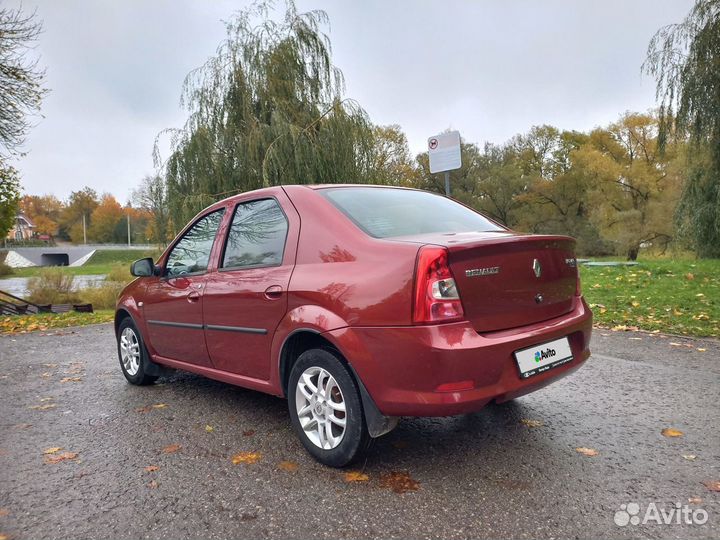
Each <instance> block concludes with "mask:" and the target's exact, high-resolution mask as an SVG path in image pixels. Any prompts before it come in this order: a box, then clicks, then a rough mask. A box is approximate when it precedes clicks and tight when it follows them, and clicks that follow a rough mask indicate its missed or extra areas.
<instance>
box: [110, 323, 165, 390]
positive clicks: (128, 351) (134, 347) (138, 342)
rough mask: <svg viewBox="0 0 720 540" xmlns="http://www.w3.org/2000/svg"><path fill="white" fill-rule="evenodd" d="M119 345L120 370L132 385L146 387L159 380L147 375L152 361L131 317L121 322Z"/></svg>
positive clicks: (118, 335)
mask: <svg viewBox="0 0 720 540" xmlns="http://www.w3.org/2000/svg"><path fill="white" fill-rule="evenodd" d="M117 345H118V358H119V360H120V369H121V370H122V372H123V375H125V378H126V379H127V381H128V382H129V383H130V384H135V385H138V386H144V385H148V384H152V383H154V382H155V381H156V380H157V379H158V377H157V376H155V375H148V374H147V373H146V367H147V365H148V362H149V361H150V359H149V358H148V352H147V349H146V348H145V343H143V340H142V335H141V334H140V331H139V330H138V329H137V326H135V322H134V321H133V320H132V319H131V318H130V317H126V318H125V319H123V320H122V321H121V322H120V326H119V328H118V332H117Z"/></svg>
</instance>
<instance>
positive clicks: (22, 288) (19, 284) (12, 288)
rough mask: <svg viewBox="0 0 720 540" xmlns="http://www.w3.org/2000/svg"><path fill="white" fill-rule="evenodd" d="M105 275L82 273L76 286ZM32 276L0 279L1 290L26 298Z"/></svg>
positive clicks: (79, 286) (80, 286)
mask: <svg viewBox="0 0 720 540" xmlns="http://www.w3.org/2000/svg"><path fill="white" fill-rule="evenodd" d="M103 279H105V276H100V275H80V276H75V281H74V283H75V287H77V288H78V289H82V288H84V287H89V286H91V285H95V284H96V283H100V282H101V281H102V280H103ZM29 280H30V278H27V277H9V278H3V279H0V291H5V292H8V293H10V294H14V295H15V296H20V297H21V298H24V297H25V296H27V294H28V289H27V285H28V281H29Z"/></svg>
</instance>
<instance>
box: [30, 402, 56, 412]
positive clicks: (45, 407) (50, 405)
mask: <svg viewBox="0 0 720 540" xmlns="http://www.w3.org/2000/svg"><path fill="white" fill-rule="evenodd" d="M55 407H57V405H55V404H54V403H46V404H45V405H33V406H32V407H29V408H30V409H33V410H36V411H47V410H48V409H54V408H55Z"/></svg>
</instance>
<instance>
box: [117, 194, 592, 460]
mask: <svg viewBox="0 0 720 540" xmlns="http://www.w3.org/2000/svg"><path fill="white" fill-rule="evenodd" d="M132 273H133V275H134V276H137V279H136V280H134V281H133V282H132V283H130V284H129V285H128V286H127V287H126V288H125V290H124V291H123V292H122V294H121V295H120V297H119V299H118V304H117V312H116V316H115V328H116V335H117V340H118V353H119V356H120V365H121V368H122V371H123V373H124V375H125V377H126V378H127V380H128V381H129V382H131V383H133V384H139V385H143V384H149V383H152V382H153V381H155V380H156V379H157V377H158V376H160V375H162V374H163V373H164V372H165V370H167V368H177V369H182V370H187V371H191V372H194V373H198V374H201V375H204V376H207V377H210V378H213V379H217V380H220V381H224V382H227V383H231V384H235V385H239V386H243V387H246V388H251V389H253V390H259V391H261V392H267V393H270V394H274V395H277V396H282V397H285V398H287V400H288V407H289V411H290V418H291V420H292V424H293V426H294V429H295V431H296V432H297V434H298V436H299V438H300V440H301V441H302V443H303V445H304V446H305V448H307V450H308V451H309V452H310V453H311V454H312V455H313V456H314V457H315V458H316V459H317V460H319V461H320V462H322V463H325V464H327V465H331V466H337V467H340V466H344V465H346V464H348V463H350V462H351V461H353V460H354V459H355V458H356V457H358V456H359V455H360V454H361V452H362V451H363V450H364V449H365V448H366V446H367V445H368V443H369V440H370V438H372V437H379V436H380V435H383V434H385V433H387V432H389V431H390V430H392V429H393V428H394V427H395V425H396V424H397V421H398V418H399V417H401V416H446V415H456V414H462V413H468V412H472V411H477V410H479V409H481V408H482V407H483V406H485V405H486V404H487V403H489V402H491V401H496V402H503V401H507V400H510V399H513V398H515V397H518V396H521V395H523V394H527V393H528V392H532V391H534V390H537V389H539V388H541V387H543V386H545V385H547V384H548V383H550V382H553V381H556V380H558V379H559V378H561V377H563V376H564V375H567V374H568V373H570V372H572V371H573V370H575V369H577V368H578V367H579V366H580V365H581V364H582V363H583V362H584V361H585V360H586V359H587V358H588V357H589V355H590V350H589V343H590V333H591V327H592V314H591V312H590V310H589V308H588V306H587V304H586V303H585V301H584V300H583V297H582V295H581V292H580V283H579V280H578V271H577V266H576V260H575V253H574V240H573V239H571V238H568V237H564V236H547V235H543V236H539V235H529V234H520V233H517V232H513V231H511V230H509V229H507V228H505V227H503V226H501V225H499V224H497V223H495V222H494V221H492V220H490V219H488V218H487V217H485V216H483V215H482V214H479V213H477V212H475V211H474V210H472V209H470V208H468V207H466V206H463V205H462V204H459V203H457V202H455V201H453V200H451V199H448V198H445V197H442V196H439V195H435V194H432V193H428V192H424V191H418V190H411V189H401V188H390V187H379V186H351V185H341V186H338V185H332V186H300V185H293V186H283V187H271V188H267V189H261V190H257V191H253V192H249V193H243V194H241V195H238V196H235V197H231V198H228V199H225V200H223V201H220V202H218V203H216V204H213V205H212V206H210V207H209V208H207V209H205V210H204V211H202V212H201V213H200V214H198V216H197V217H195V219H193V220H192V221H191V222H190V223H189V224H188V225H187V226H186V227H185V229H184V230H183V231H182V232H181V233H180V234H179V235H178V237H177V238H176V239H175V240H174V241H173V242H172V244H171V245H170V246H169V247H168V249H167V250H166V251H165V253H163V255H162V256H160V258H159V259H158V261H157V262H153V261H152V259H141V260H139V261H136V262H135V263H133V265H132Z"/></svg>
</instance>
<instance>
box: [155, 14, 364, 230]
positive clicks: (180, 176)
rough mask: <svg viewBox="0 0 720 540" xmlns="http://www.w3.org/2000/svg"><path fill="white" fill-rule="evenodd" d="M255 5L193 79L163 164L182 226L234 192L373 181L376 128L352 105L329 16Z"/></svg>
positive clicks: (230, 27)
mask: <svg viewBox="0 0 720 540" xmlns="http://www.w3.org/2000/svg"><path fill="white" fill-rule="evenodd" d="M273 10H274V6H273V4H272V3H266V2H262V3H256V4H253V5H252V6H251V7H250V8H248V9H246V10H243V11H240V12H239V13H237V14H236V15H235V16H234V18H233V19H232V20H231V21H229V22H228V23H226V30H227V37H226V39H225V40H224V41H223V42H222V43H221V44H220V46H219V47H218V49H217V52H216V54H215V56H214V57H212V58H210V59H209V60H208V61H207V62H206V63H205V64H204V65H203V66H201V67H200V68H198V69H196V70H194V71H192V72H191V73H190V74H189V75H188V76H187V78H186V79H185V82H184V85H183V91H182V98H181V104H182V105H183V106H184V107H186V108H187V110H188V112H189V118H188V120H187V122H186V124H185V125H184V127H183V128H182V129H179V130H173V131H170V136H171V144H172V151H171V155H170V157H169V158H168V159H167V161H166V162H164V163H161V162H160V160H159V156H158V153H157V144H156V154H155V156H156V160H157V161H156V163H157V164H158V165H159V166H162V167H164V173H165V177H166V181H167V186H168V199H169V204H170V208H171V211H172V213H173V216H174V218H175V219H176V221H177V223H184V222H185V220H186V219H187V218H188V217H189V216H191V215H192V214H193V213H195V212H196V211H198V210H199V209H201V208H202V207H204V206H205V205H207V204H208V203H210V202H212V201H214V200H216V199H219V198H222V197H223V196H226V195H228V194H230V193H236V192H241V191H247V190H251V189H256V188H259V187H263V186H271V185H277V184H288V183H290V184H292V183H337V182H366V181H371V174H372V172H371V170H372V149H373V130H372V125H371V123H370V122H369V120H368V117H367V115H366V113H365V111H364V110H363V109H362V108H361V107H360V106H359V105H358V104H357V103H355V102H354V101H352V100H349V99H343V93H344V81H343V76H342V73H341V71H340V70H339V69H338V68H337V67H335V66H334V65H333V63H332V57H331V45H330V41H329V38H328V36H327V34H326V33H325V32H324V28H326V27H327V25H328V17H327V14H326V13H325V12H323V11H310V12H307V13H299V12H298V11H297V9H296V7H295V5H294V3H293V2H292V1H288V2H287V3H286V4H285V10H284V16H282V17H281V18H280V19H279V20H276V18H274V17H272V12H273Z"/></svg>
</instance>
